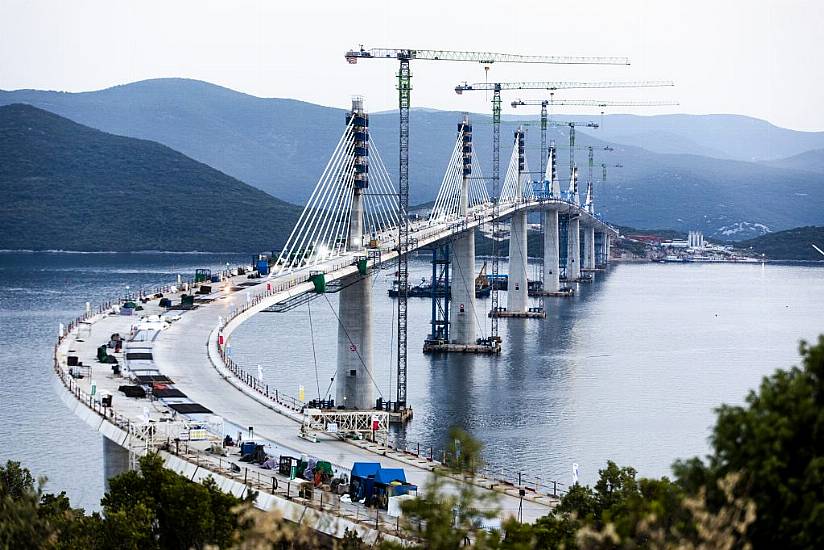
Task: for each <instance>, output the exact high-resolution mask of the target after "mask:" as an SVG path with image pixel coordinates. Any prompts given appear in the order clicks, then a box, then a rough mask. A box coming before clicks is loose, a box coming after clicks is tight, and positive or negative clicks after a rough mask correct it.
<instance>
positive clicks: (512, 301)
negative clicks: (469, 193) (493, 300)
mask: <svg viewBox="0 0 824 550" xmlns="http://www.w3.org/2000/svg"><path fill="white" fill-rule="evenodd" d="M524 151H525V145H524V130H523V128H522V127H518V129H517V130H515V144H514V148H513V151H512V158H511V160H510V166H509V169H508V170H507V179H508V181H509V185H507V184H506V183H505V184H504V190H503V192H502V198H505V199H508V200H511V201H512V202H515V203H516V204H517V203H522V202H525V201H528V200H531V199H532V198H533V196H532V195H533V192H532V187H531V184H530V182H529V173H528V170H527V169H526V155H525V154H524ZM512 176H514V178H515V179H514V180H513V179H512ZM513 184H514V185H513ZM525 188H526V189H528V192H525ZM510 223H511V227H510V232H509V275H508V277H507V290H506V308H505V309H499V310H498V311H491V312H490V315H494V316H497V317H531V318H544V317H546V312H545V311H544V308H543V302H541V305H539V306H534V307H533V306H530V300H529V279H528V276H527V274H528V272H529V243H528V233H527V230H528V225H527V210H526V209H519V210H516V211H515V212H513V213H512V218H511V222H510Z"/></svg>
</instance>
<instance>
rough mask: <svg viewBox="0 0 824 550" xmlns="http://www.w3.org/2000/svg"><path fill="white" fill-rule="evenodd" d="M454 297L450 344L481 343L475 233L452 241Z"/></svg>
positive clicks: (451, 306) (469, 233) (452, 298)
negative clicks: (477, 300)
mask: <svg viewBox="0 0 824 550" xmlns="http://www.w3.org/2000/svg"><path fill="white" fill-rule="evenodd" d="M451 244H452V247H451V248H452V258H451V260H452V266H451V267H452V270H451V276H452V296H451V299H450V302H449V308H450V311H449V318H450V320H451V326H450V328H449V342H450V343H451V344H460V345H464V346H471V345H475V344H476V343H477V339H478V336H477V330H476V327H477V324H478V316H477V313H476V311H475V306H476V304H475V231H474V230H472V231H468V232H467V233H466V234H465V235H463V236H461V237H459V238H457V239H455V240H454V241H452V243H451Z"/></svg>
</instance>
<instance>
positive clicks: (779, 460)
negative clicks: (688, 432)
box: [674, 335, 824, 549]
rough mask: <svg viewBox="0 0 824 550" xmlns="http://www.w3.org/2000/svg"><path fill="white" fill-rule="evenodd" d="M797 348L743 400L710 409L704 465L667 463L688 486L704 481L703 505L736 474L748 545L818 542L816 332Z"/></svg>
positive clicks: (822, 456) (821, 465)
mask: <svg viewBox="0 0 824 550" xmlns="http://www.w3.org/2000/svg"><path fill="white" fill-rule="evenodd" d="M800 353H801V357H802V366H801V367H793V368H791V369H790V370H787V371H784V370H779V371H776V372H775V374H773V375H772V376H769V377H765V378H764V379H763V381H762V382H761V386H760V388H759V391H758V392H754V391H753V392H750V394H749V395H748V396H747V399H746V403H747V404H746V406H730V405H724V406H722V407H720V408H719V409H718V421H717V423H716V425H715V428H714V430H713V435H712V447H713V453H712V454H711V455H710V456H709V457H708V460H707V463H706V464H705V463H704V462H702V461H701V460H699V459H697V458H693V459H691V460H687V461H683V462H678V463H676V464H675V466H674V471H675V473H676V475H677V477H678V479H679V482H680V483H681V484H682V486H683V487H684V488H685V489H686V490H687V491H688V492H690V493H691V494H697V493H698V491H699V490H700V489H701V487H706V488H707V492H706V502H707V506H708V507H709V509H711V510H713V509H717V508H719V506H720V503H721V502H722V501H723V494H722V492H721V491H719V490H718V489H717V488H716V487H717V486H718V483H719V481H721V480H724V479H726V478H728V476H731V475H734V476H738V477H737V478H736V480H737V481H736V484H735V487H734V488H733V490H734V494H735V495H736V496H740V497H744V498H746V499H750V500H752V502H753V503H754V504H755V508H756V515H755V519H754V521H753V522H752V523H751V524H750V525H749V528H748V529H747V531H746V539H747V540H749V541H750V542H752V544H753V547H754V548H756V549H758V548H774V547H777V546H781V547H782V548H824V335H822V336H819V339H818V344H816V345H814V346H810V345H808V344H807V343H806V342H801V345H800Z"/></svg>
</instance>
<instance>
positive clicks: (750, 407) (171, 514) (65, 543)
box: [0, 336, 824, 550]
mask: <svg viewBox="0 0 824 550" xmlns="http://www.w3.org/2000/svg"><path fill="white" fill-rule="evenodd" d="M801 355H802V365H801V367H793V368H792V369H790V370H787V371H781V370H779V371H777V372H776V373H775V374H773V375H772V376H770V377H766V378H764V380H763V381H762V383H761V386H760V388H759V390H758V392H751V393H750V395H749V396H748V397H747V400H746V401H747V402H746V405H745V406H727V405H725V406H722V407H720V408H719V409H718V420H717V423H716V426H715V428H714V430H713V436H712V448H713V452H712V454H711V455H710V456H708V457H707V458H706V459H705V460H704V461H702V460H700V459H698V458H693V459H690V460H686V461H681V462H677V463H676V464H675V466H674V467H673V471H674V474H675V476H674V479H673V480H670V479H668V478H666V477H663V478H660V479H644V478H638V477H637V476H636V471H635V470H634V469H633V468H630V467H619V466H618V465H616V464H614V463H612V462H608V463H607V467H606V468H604V469H603V470H601V471H600V476H599V479H598V482H597V483H596V484H595V486H594V487H585V486H582V485H575V486H573V487H572V488H571V489H570V491H569V492H568V493H567V494H566V495H564V497H563V498H562V500H561V502H560V504H559V506H558V507H557V508H556V509H555V510H554V511H553V512H552V513H550V514H549V515H548V516H546V517H543V518H541V519H539V520H538V521H537V522H536V523H535V524H533V525H522V524H520V523H518V522H517V521H515V520H509V521H507V522H505V523H504V524H503V525H502V527H501V529H500V530H494V531H493V530H487V529H485V528H483V527H482V524H483V523H484V522H485V521H487V520H489V519H490V518H493V517H495V516H496V515H497V513H496V512H497V510H496V505H495V503H494V502H492V501H490V500H489V499H488V498H487V497H482V496H481V494H480V493H479V491H478V490H477V489H476V487H475V486H474V485H473V484H472V483H471V482H472V481H473V479H472V478H473V477H474V472H475V471H476V470H477V468H478V467H479V465H480V446H479V444H478V443H477V442H476V441H474V440H473V439H472V438H471V437H470V436H469V435H467V434H466V433H464V432H462V431H460V430H453V432H452V434H451V436H452V440H453V441H454V442H455V443H454V445H453V449H452V452H451V453H450V456H452V457H454V458H453V459H452V460H450V464H449V465H448V467H447V468H446V469H444V470H442V471H439V472H438V475H436V476H434V480H433V481H432V483H431V485H430V486H429V487H428V488H427V490H426V491H425V494H424V496H422V497H421V498H419V499H416V500H413V501H409V502H407V503H405V504H404V507H403V508H404V513H405V516H404V520H403V521H404V526H405V527H406V529H408V530H409V531H411V532H413V533H415V534H416V535H417V537H418V538H419V541H420V547H421V548H426V549H432V550H439V549H451V548H456V547H459V546H462V545H463V544H464V543H465V542H466V541H471V543H472V544H473V546H474V547H476V548H479V549H501V550H529V549H561V548H563V549H574V548H580V549H600V548H604V549H606V548H626V549H635V548H653V549H679V550H688V549H707V550H709V549H713V550H714V549H733V548H753V549H755V550H758V549H762V548H776V547H780V548H783V549H794V548H799V549H801V548H824V336H821V337H819V341H818V343H817V345H814V346H810V345H808V344H806V343H803V342H802V344H801ZM456 478H464V479H466V480H467V481H469V482H470V483H465V484H454V483H453V480H454V479H456ZM41 488H42V481H41V482H40V483H39V484H35V481H34V479H33V477H32V475H31V473H29V471H28V470H26V469H25V468H21V467H20V465H19V464H18V463H15V462H8V463H7V464H6V466H5V467H0V549H5V548H86V549H90V550H93V549H96V548H181V549H186V548H205V547H209V546H216V547H221V548H239V549H244V550H264V549H293V548H294V549H297V548H307V549H311V548H325V547H330V543H329V542H328V541H326V542H325V543H324V542H323V541H320V540H319V539H318V537H317V536H316V534H314V533H312V532H311V531H309V530H308V528H306V527H298V526H295V525H293V524H290V523H288V522H285V521H283V520H282V518H280V517H279V516H277V515H274V514H262V513H260V512H256V511H255V510H254V509H253V508H252V507H251V505H250V500H247V501H246V502H241V501H240V500H238V499H236V498H235V497H233V496H231V495H226V494H224V493H221V492H220V491H219V490H218V489H217V487H216V486H215V484H214V482H212V481H211V480H207V481H205V482H204V483H203V484H195V483H192V482H190V481H188V480H186V479H185V478H182V477H180V476H177V475H176V474H174V473H172V472H170V471H168V470H165V469H163V468H162V461H161V460H160V458H159V457H157V456H148V457H146V458H144V459H143V460H142V461H141V471H140V472H139V473H138V472H127V473H125V474H122V475H120V476H118V477H116V478H114V479H112V480H111V482H110V490H109V492H108V493H106V495H105V497H104V498H103V501H102V504H103V514H102V515H101V514H97V513H95V514H92V515H86V514H85V513H84V512H83V510H79V509H73V508H71V506H70V503H69V500H68V498H66V496H65V494H63V493H61V494H59V495H50V494H44V493H43V492H42V489H41ZM250 498H251V497H250ZM337 546H338V547H339V548H342V549H345V550H362V549H365V548H368V546H367V545H365V544H364V542H363V541H362V540H361V539H359V538H358V537H357V535H356V534H354V533H348V534H347V536H346V538H345V539H344V540H343V541H340V542H339V543H338V544H337ZM379 546H380V547H381V548H382V549H391V548H395V546H394V545H392V544H389V543H387V542H384V543H382V544H380V545H379Z"/></svg>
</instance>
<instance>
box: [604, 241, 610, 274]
mask: <svg viewBox="0 0 824 550" xmlns="http://www.w3.org/2000/svg"><path fill="white" fill-rule="evenodd" d="M609 246H610V244H609V233H604V265H605V266H606V265H607V264H609Z"/></svg>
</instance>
